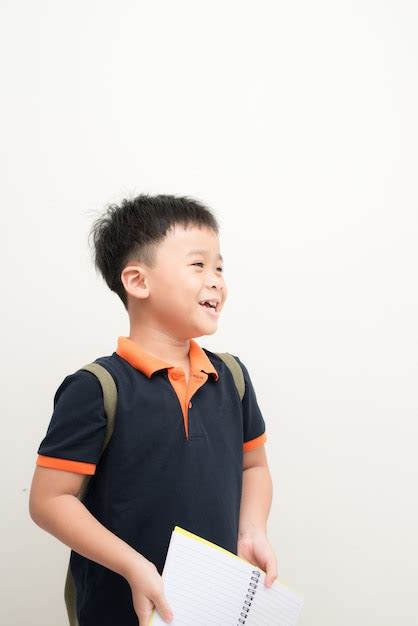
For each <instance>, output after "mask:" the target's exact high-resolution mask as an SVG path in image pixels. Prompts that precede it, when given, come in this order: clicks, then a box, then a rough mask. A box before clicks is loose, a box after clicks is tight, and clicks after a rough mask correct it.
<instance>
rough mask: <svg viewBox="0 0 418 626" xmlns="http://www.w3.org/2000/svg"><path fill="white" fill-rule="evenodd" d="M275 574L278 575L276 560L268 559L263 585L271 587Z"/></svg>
mask: <svg viewBox="0 0 418 626" xmlns="http://www.w3.org/2000/svg"><path fill="white" fill-rule="evenodd" d="M277 576H278V573H277V565H276V561H269V562H268V563H267V570H266V578H265V581H264V584H265V586H266V587H271V586H272V584H273V583H274V581H275V580H276V578H277Z"/></svg>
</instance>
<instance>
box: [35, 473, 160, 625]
mask: <svg viewBox="0 0 418 626" xmlns="http://www.w3.org/2000/svg"><path fill="white" fill-rule="evenodd" d="M83 479H84V474H79V473H75V472H67V471H62V470H56V469H52V468H46V467H42V466H39V465H38V466H37V467H36V468H35V472H34V475H33V479H32V486H31V490H30V497H29V513H30V516H31V518H32V519H33V521H34V522H35V523H36V524H37V525H38V526H40V527H41V528H43V529H44V530H46V531H47V532H49V533H51V534H52V535H54V536H55V537H57V539H60V540H61V541H62V542H63V543H65V544H66V545H67V546H69V547H70V548H72V549H73V550H74V551H75V552H77V553H78V554H81V555H82V556H84V557H86V558H87V559H90V560H92V561H95V562H96V563H99V564H100V565H103V566H104V567H107V568H108V569H111V570H113V571H114V572H116V573H118V574H120V575H121V576H123V577H124V578H126V580H127V581H128V583H129V585H130V587H131V591H132V600H133V605H134V609H135V612H136V615H137V617H138V619H139V622H140V624H141V625H142V624H144V625H146V624H148V623H149V620H150V618H151V615H152V609H153V607H155V608H156V610H157V611H158V613H159V614H160V615H161V617H162V618H163V619H164V621H171V619H170V617H169V616H170V614H171V610H170V606H169V604H168V601H167V598H166V597H165V593H164V587H163V583H162V577H161V576H160V574H159V572H158V570H157V568H156V566H155V565H154V563H152V562H151V561H149V560H148V559H146V558H145V557H144V556H143V555H142V554H140V553H139V552H137V551H136V550H134V548H132V547H131V546H130V545H129V544H127V543H126V542H125V541H123V540H122V539H120V538H119V537H117V535H115V534H114V533H112V532H111V531H110V530H108V529H107V528H106V527H105V526H103V524H101V523H100V522H99V521H98V520H97V519H96V518H95V517H94V516H93V515H92V514H91V513H90V511H89V510H88V509H87V508H86V507H85V506H84V504H83V503H82V502H81V501H80V500H79V499H78V498H77V496H78V494H79V492H80V487H81V484H82V481H83Z"/></svg>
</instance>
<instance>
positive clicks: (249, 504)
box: [239, 445, 273, 538]
mask: <svg viewBox="0 0 418 626" xmlns="http://www.w3.org/2000/svg"><path fill="white" fill-rule="evenodd" d="M272 499H273V482H272V479H271V475H270V470H269V467H268V462H267V457H266V451H265V447H264V445H261V446H258V447H257V448H255V449H254V450H249V451H248V452H244V463H243V475H242V496H241V509H240V518H239V537H240V538H242V537H244V536H245V535H249V534H251V533H252V532H253V531H261V532H263V533H265V534H267V518H268V515H269V513H270V508H271V503H272Z"/></svg>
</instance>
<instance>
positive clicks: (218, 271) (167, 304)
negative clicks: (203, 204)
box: [125, 224, 227, 340]
mask: <svg viewBox="0 0 418 626" xmlns="http://www.w3.org/2000/svg"><path fill="white" fill-rule="evenodd" d="M219 254H220V250H219V237H218V235H217V234H216V233H215V232H214V231H213V230H212V229H208V228H206V227H204V228H198V227H196V226H189V227H188V228H187V229H185V228H184V227H183V226H180V225H179V224H177V225H176V226H175V227H174V228H173V229H172V230H170V231H169V232H168V234H167V236H166V237H165V238H164V240H163V241H162V242H161V243H160V244H159V245H158V248H157V252H156V265H155V267H154V268H152V269H150V268H148V267H147V266H146V265H144V264H140V263H139V264H138V265H136V268H137V270H138V269H139V272H140V276H138V274H137V276H136V280H137V282H136V283H135V282H134V283H132V284H134V285H135V292H134V294H132V295H135V300H137V301H138V305H139V306H138V307H136V306H135V305H136V304H137V302H135V301H134V302H133V304H134V306H135V308H138V314H137V319H138V321H140V322H142V323H144V324H147V325H149V326H152V328H158V329H160V330H164V331H165V332H169V333H170V334H172V335H173V336H174V337H175V338H178V339H181V340H187V339H189V338H191V337H200V336H201V335H210V334H213V333H215V332H216V329H217V323H218V317H219V312H220V310H221V309H222V308H223V305H224V302H225V300H226V297H227V287H226V284H225V280H224V277H223V273H222V269H223V263H222V260H221V259H220V258H219ZM132 265H133V264H132ZM125 284H126V283H125ZM128 284H129V283H128ZM131 293H132V292H131ZM139 299H140V300H139ZM204 300H213V301H214V303H215V304H216V310H213V309H211V308H209V307H208V306H207V305H201V304H200V302H202V301H204ZM215 301H216V302H215ZM135 315H136V314H135Z"/></svg>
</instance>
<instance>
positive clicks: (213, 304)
mask: <svg viewBox="0 0 418 626" xmlns="http://www.w3.org/2000/svg"><path fill="white" fill-rule="evenodd" d="M206 303H207V304H210V305H211V306H212V308H214V309H216V305H217V302H216V300H202V302H199V304H206Z"/></svg>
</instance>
